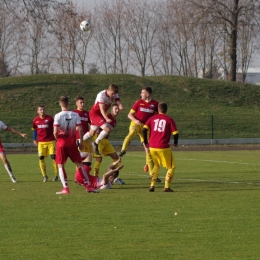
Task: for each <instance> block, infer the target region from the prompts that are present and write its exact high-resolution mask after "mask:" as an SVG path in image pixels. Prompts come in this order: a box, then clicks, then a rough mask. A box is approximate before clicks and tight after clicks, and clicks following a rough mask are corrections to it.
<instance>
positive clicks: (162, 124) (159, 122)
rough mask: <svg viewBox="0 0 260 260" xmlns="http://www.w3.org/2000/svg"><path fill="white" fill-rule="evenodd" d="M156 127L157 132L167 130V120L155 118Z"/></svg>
mask: <svg viewBox="0 0 260 260" xmlns="http://www.w3.org/2000/svg"><path fill="white" fill-rule="evenodd" d="M154 123H155V124H154V128H153V130H154V131H157V132H164V130H165V126H166V121H165V120H164V119H161V120H160V119H155V120H154Z"/></svg>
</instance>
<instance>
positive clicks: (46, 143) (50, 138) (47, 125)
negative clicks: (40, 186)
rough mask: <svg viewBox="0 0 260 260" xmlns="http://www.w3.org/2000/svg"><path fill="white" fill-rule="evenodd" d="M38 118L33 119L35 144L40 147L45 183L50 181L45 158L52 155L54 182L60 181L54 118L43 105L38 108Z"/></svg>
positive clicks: (40, 161) (41, 166)
mask: <svg viewBox="0 0 260 260" xmlns="http://www.w3.org/2000/svg"><path fill="white" fill-rule="evenodd" d="M37 113H38V116H37V117H35V118H34V119H33V123H32V130H33V143H34V144H35V145H36V146H38V155H39V165H40V170H41V173H42V176H43V182H46V181H47V180H48V175H47V173H46V163H45V157H48V155H50V157H51V159H52V166H53V172H54V178H53V180H52V181H58V179H59V177H58V167H57V164H56V161H55V143H56V140H55V137H54V135H53V118H52V117H51V116H49V115H47V114H46V113H45V107H44V106H43V105H40V106H38V108H37Z"/></svg>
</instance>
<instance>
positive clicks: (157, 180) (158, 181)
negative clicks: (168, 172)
mask: <svg viewBox="0 0 260 260" xmlns="http://www.w3.org/2000/svg"><path fill="white" fill-rule="evenodd" d="M149 179H150V180H151V179H152V177H151V176H150V177H149ZM156 182H157V183H160V182H162V181H161V179H159V178H157V179H156Z"/></svg>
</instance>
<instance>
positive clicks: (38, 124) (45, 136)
mask: <svg viewBox="0 0 260 260" xmlns="http://www.w3.org/2000/svg"><path fill="white" fill-rule="evenodd" d="M32 129H33V130H36V131H37V136H38V142H49V141H53V140H55V137H54V135H53V118H52V117H51V116H49V115H45V116H44V117H42V118H41V117H40V116H37V117H35V118H34V119H33V123H32Z"/></svg>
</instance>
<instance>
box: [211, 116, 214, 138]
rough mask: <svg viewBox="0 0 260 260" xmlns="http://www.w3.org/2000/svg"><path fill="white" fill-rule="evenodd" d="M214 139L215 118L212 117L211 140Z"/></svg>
mask: <svg viewBox="0 0 260 260" xmlns="http://www.w3.org/2000/svg"><path fill="white" fill-rule="evenodd" d="M213 139H214V116H213V115H212V116H211V140H213Z"/></svg>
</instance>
